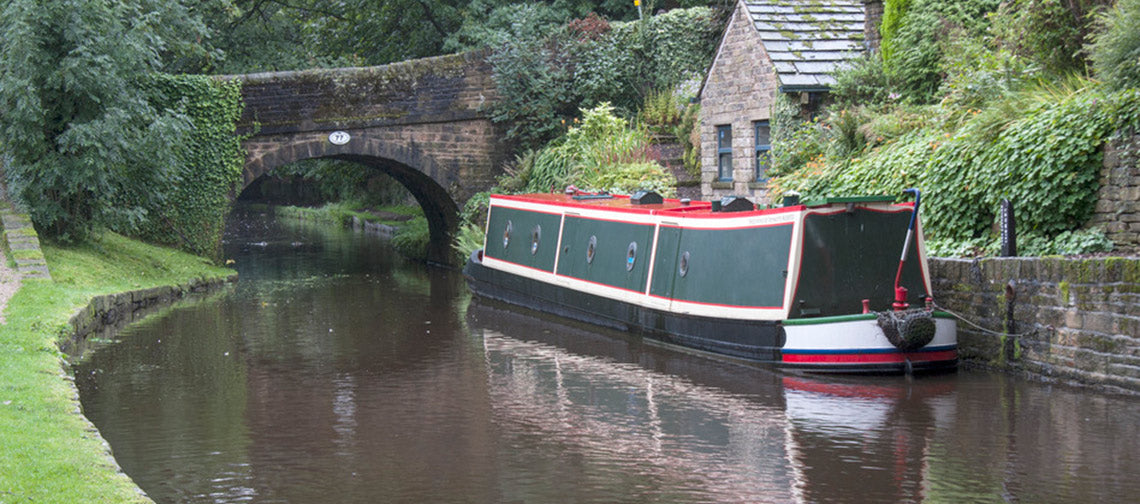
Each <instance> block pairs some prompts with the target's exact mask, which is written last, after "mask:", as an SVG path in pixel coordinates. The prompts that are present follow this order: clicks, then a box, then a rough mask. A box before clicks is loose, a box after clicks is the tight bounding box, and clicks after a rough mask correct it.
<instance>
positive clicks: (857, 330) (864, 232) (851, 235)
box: [464, 187, 958, 373]
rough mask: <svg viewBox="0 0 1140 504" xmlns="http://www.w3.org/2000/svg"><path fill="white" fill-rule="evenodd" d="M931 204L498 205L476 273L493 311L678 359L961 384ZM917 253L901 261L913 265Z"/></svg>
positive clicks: (885, 199)
mask: <svg viewBox="0 0 1140 504" xmlns="http://www.w3.org/2000/svg"><path fill="white" fill-rule="evenodd" d="M907 192H908V193H911V194H913V196H914V200H915V201H904V202H896V199H897V198H895V197H893V196H866V197H848V198H829V199H826V200H821V201H814V202H803V203H801V202H799V201H797V198H786V199H785V201H784V203H783V205H782V206H778V207H774V208H762V207H761V208H758V207H756V206H755V205H754V204H753V203H752V202H750V201H749V200H747V199H745V198H742V197H727V198H724V199H722V200H720V201H712V202H706V201H689V200H685V199H682V200H676V199H666V198H662V197H661V196H660V195H658V194H657V193H654V192H651V191H640V192H637V193H635V194H633V195H632V196H622V195H611V194H606V193H600V194H594V193H584V192H579V191H577V190H576V189H574V188H572V187H571V188H568V189H567V191H566V192H565V193H550V194H526V195H493V196H491V198H490V202H489V207H488V215H487V229H486V231H487V232H486V236H487V238H486V241H485V243H484V244H483V248H482V249H481V250H478V251H476V252H474V253H473V254H472V255H471V257H470V259H469V260H468V262H467V265H466V266H465V268H464V276H465V277H466V279H467V282H468V285H469V287H470V289H471V291H472V292H473V293H474V294H475V295H477V296H481V297H485V298H489V299H493V300H497V301H500V302H504V303H507V304H512V305H518V306H522V307H525V308H529V309H532V310H537V311H541V312H548V313H552V314H555V315H558V316H562V317H568V318H571V319H577V320H580V321H585V322H589V323H593V324H598V325H602V326H607V327H611V328H616V329H619V330H623V331H629V332H633V333H638V334H640V335H642V336H643V337H647V338H651V339H653V340H657V341H659V342H663V343H666V344H671V345H677V346H680V347H684V348H687V349H692V350H697V351H701V352H708V353H712V354H717V355H720V356H724V357H728V358H733V359H742V360H746V361H752V362H761V363H773V364H776V365H779V366H782V367H788V368H795V369H801V370H807V371H812V372H848V373H891V372H911V371H927V370H945V369H953V368H955V367H956V366H957V362H958V352H957V324H956V321H955V320H954V319H953V318H952V317H951V316H950V315H949V314H947V313H944V312H941V311H938V310H935V309H933V307H934V303H933V298H932V296H931V284H930V273H929V269H928V268H927V262H926V250H925V247H924V245H923V238H922V226H921V222H920V220H919V219H918V209H919V204H920V195H919V193H918V191H917V190H914V189H909V190H908V191H907ZM900 252H901V254H900Z"/></svg>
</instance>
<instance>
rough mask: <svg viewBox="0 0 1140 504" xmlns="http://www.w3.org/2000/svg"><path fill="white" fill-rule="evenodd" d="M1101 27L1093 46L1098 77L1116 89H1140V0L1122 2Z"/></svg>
mask: <svg viewBox="0 0 1140 504" xmlns="http://www.w3.org/2000/svg"><path fill="white" fill-rule="evenodd" d="M1097 24H1098V26H1099V30H1098V31H1097V33H1096V34H1095V35H1094V36H1093V40H1092V44H1091V45H1090V46H1089V52H1090V55H1091V58H1092V61H1093V68H1094V69H1095V70H1096V75H1097V76H1098V77H1100V78H1101V79H1102V80H1104V81H1105V82H1106V83H1108V84H1109V85H1110V86H1112V87H1113V88H1115V89H1128V88H1136V87H1140V0H1118V1H1117V3H1116V6H1115V7H1113V8H1112V9H1111V10H1108V11H1105V12H1103V13H1101V14H1100V15H1098V16H1097Z"/></svg>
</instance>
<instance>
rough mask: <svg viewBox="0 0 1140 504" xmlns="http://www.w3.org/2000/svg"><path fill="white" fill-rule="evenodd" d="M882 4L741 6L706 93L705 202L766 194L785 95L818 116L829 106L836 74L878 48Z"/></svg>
mask: <svg viewBox="0 0 1140 504" xmlns="http://www.w3.org/2000/svg"><path fill="white" fill-rule="evenodd" d="M882 9H883V8H882V2H881V0H737V2H736V7H735V9H734V11H733V13H732V16H731V18H730V19H729V22H728V26H727V27H726V28H725V33H724V36H723V37H722V38H721V42H720V46H719V47H718V48H717V52H716V58H715V59H714V60H713V64H712V66H711V67H710V69H709V73H708V76H707V77H706V79H705V82H704V85H703V86H702V88H701V92H700V100H701V117H700V120H701V197H702V198H704V199H720V198H722V197H724V196H730V195H736V196H746V197H747V198H748V199H750V200H752V201H753V202H756V203H771V202H772V200H774V199H775V198H769V195H768V194H767V191H766V189H765V187H766V182H767V179H768V177H767V174H766V171H767V166H768V162H769V159H770V156H771V154H772V153H771V142H770V132H771V127H770V126H771V125H770V120H771V117H772V106H773V104H774V103H775V100H776V96H777V93H784V94H786V95H788V96H789V97H790V98H791V99H793V100H794V101H795V102H796V103H799V104H800V105H801V107H802V110H803V111H804V114H805V115H810V114H812V113H814V111H817V110H819V107H820V106H821V105H822V103H823V102H824V101H825V99H826V93H827V92H828V91H829V89H830V86H831V84H833V83H835V78H834V77H833V76H832V73H833V72H834V71H835V70H836V68H837V67H839V66H840V65H842V64H843V63H844V62H846V61H847V60H850V59H853V58H857V57H860V56H861V55H862V54H863V52H864V51H866V50H870V49H872V48H877V47H878V38H879V30H878V24H879V20H880V19H881V18H882Z"/></svg>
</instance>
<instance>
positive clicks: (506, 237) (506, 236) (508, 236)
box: [503, 221, 514, 248]
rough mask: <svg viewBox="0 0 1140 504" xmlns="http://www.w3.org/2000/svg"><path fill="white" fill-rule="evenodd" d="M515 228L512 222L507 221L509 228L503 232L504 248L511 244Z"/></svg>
mask: <svg viewBox="0 0 1140 504" xmlns="http://www.w3.org/2000/svg"><path fill="white" fill-rule="evenodd" d="M513 227H514V226H512V225H511V221H507V228H506V229H504V230H503V248H507V245H510V244H511V229H512V228H513Z"/></svg>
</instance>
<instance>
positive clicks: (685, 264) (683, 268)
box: [677, 250, 689, 276]
mask: <svg viewBox="0 0 1140 504" xmlns="http://www.w3.org/2000/svg"><path fill="white" fill-rule="evenodd" d="M677 270H678V272H679V273H681V276H685V275H688V274H689V251H687V250H686V251H685V253H684V254H681V264H680V266H679V267H678V268H677Z"/></svg>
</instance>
